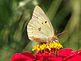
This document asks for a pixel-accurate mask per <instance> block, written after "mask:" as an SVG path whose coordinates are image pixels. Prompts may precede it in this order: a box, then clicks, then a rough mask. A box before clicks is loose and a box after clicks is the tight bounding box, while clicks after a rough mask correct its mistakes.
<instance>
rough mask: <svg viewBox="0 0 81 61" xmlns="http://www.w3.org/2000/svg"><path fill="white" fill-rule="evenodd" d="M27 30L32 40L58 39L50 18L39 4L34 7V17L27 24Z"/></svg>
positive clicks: (47, 40)
mask: <svg viewBox="0 0 81 61" xmlns="http://www.w3.org/2000/svg"><path fill="white" fill-rule="evenodd" d="M27 32H28V37H29V39H30V40H32V41H36V42H52V41H58V40H57V37H56V36H55V34H54V29H53V26H52V24H51V22H50V20H49V19H48V17H47V16H46V15H45V13H44V12H43V10H42V9H41V8H40V7H39V6H36V7H35V9H34V12H33V15H32V18H31V20H30V21H29V23H28V25H27Z"/></svg>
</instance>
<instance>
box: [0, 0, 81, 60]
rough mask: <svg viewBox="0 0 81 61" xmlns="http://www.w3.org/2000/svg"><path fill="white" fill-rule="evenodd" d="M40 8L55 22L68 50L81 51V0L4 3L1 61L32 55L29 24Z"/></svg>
mask: <svg viewBox="0 0 81 61" xmlns="http://www.w3.org/2000/svg"><path fill="white" fill-rule="evenodd" d="M36 5H39V6H40V7H41V8H42V9H43V10H44V12H45V13H46V15H47V16H48V17H49V19H50V20H51V23H52V24H53V27H54V29H55V30H56V33H57V34H59V33H61V32H63V33H62V35H61V36H59V41H60V43H61V44H62V45H63V46H64V48H66V47H68V48H72V49H73V50H77V49H81V0H0V61H10V57H11V56H12V54H14V53H16V52H18V53H20V52H25V51H30V52H31V48H32V46H33V45H35V44H36V42H31V41H30V40H29V39H28V37H27V31H26V30H27V28H26V26H27V23H28V21H29V20H30V19H31V16H32V12H33V9H34V7H35V6H36Z"/></svg>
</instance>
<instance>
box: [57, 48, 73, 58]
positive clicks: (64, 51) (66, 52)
mask: <svg viewBox="0 0 81 61" xmlns="http://www.w3.org/2000/svg"><path fill="white" fill-rule="evenodd" d="M71 53H72V49H70V48H64V49H61V50H60V51H59V52H58V55H59V56H63V57H66V56H68V55H69V54H71Z"/></svg>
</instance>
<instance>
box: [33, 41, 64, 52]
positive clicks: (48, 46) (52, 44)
mask: <svg viewBox="0 0 81 61" xmlns="http://www.w3.org/2000/svg"><path fill="white" fill-rule="evenodd" d="M60 48H63V46H62V45H61V44H60V43H58V42H50V43H47V44H45V43H43V44H38V45H36V46H34V47H33V49H32V50H33V51H43V50H45V49H48V50H49V51H50V50H51V49H56V50H59V49H60Z"/></svg>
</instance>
